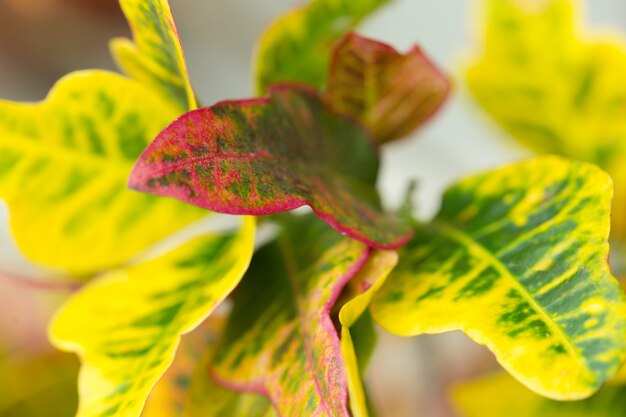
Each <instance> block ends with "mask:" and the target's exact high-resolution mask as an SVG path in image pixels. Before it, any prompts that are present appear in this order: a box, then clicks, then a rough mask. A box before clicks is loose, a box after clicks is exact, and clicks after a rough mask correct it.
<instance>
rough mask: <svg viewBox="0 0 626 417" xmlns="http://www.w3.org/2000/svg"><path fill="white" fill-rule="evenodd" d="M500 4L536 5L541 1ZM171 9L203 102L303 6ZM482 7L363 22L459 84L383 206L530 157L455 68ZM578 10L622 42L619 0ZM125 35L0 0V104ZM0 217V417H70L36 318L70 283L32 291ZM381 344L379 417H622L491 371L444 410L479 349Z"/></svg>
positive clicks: (373, 389)
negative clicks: (273, 24)
mask: <svg viewBox="0 0 626 417" xmlns="http://www.w3.org/2000/svg"><path fill="white" fill-rule="evenodd" d="M503 1H506V2H510V1H513V2H517V3H520V4H521V3H524V2H525V4H526V5H531V6H532V5H535V6H539V7H541V4H542V3H545V2H546V1H549V0H503ZM568 1H569V0H568ZM572 1H573V0H572ZM171 3H172V8H173V12H174V15H175V17H176V19H177V22H178V26H179V29H180V32H181V33H180V34H181V37H182V40H183V44H184V47H185V51H186V54H187V59H188V62H189V66H190V73H191V78H192V81H193V84H194V86H195V88H196V89H197V90H198V95H199V97H200V99H201V101H202V103H204V104H207V105H208V104H212V103H213V102H215V101H218V100H222V99H226V98H242V97H246V96H248V95H249V94H250V93H251V92H252V91H253V88H252V80H251V77H250V62H251V57H252V51H253V45H254V40H255V38H256V37H257V36H258V34H259V33H260V32H261V31H262V29H263V27H264V26H265V25H266V24H267V23H268V22H269V21H270V20H271V19H272V18H274V17H275V16H277V15H278V14H280V13H281V12H283V11H284V10H286V9H288V8H290V7H293V6H294V5H296V4H299V3H301V2H300V1H297V0H272V1H263V2H259V1H253V0H215V1H210V2H208V1H202V0H194V1H191V0H188V1H182V0H172V1H171ZM486 3H487V2H485V1H482V0H465V1H463V2H459V1H458V0H419V1H416V0H397V1H396V2H394V3H393V4H392V5H390V6H388V7H385V8H384V9H383V10H382V12H381V13H379V14H378V15H377V16H376V17H375V18H373V19H371V20H370V21H369V22H368V23H367V24H366V25H365V27H364V30H363V32H364V33H365V34H366V35H369V36H373V37H376V38H379V39H382V40H384V41H387V42H390V43H392V44H393V45H394V46H396V47H398V48H400V49H402V50H406V49H407V48H408V47H409V45H411V44H412V43H414V42H417V43H419V44H421V45H422V46H423V47H424V49H425V51H426V52H427V53H429V54H430V55H431V56H433V57H434V59H435V61H436V62H437V63H438V64H439V65H440V66H441V67H443V68H444V69H446V70H447V71H448V72H450V73H451V74H452V75H453V76H454V77H455V79H456V91H455V93H454V95H453V97H452V99H451V101H450V103H448V105H447V106H446V108H444V111H443V112H442V114H441V115H440V116H439V117H437V118H436V119H435V120H434V121H433V122H432V123H430V124H429V125H428V126H427V127H426V128H425V129H423V130H421V131H420V132H418V134H417V136H419V138H414V139H416V140H408V141H402V142H398V143H394V144H393V145H392V146H390V147H389V148H388V149H386V151H385V154H384V155H383V157H384V169H383V173H382V176H381V179H380V183H379V187H380V189H381V192H382V193H383V196H384V197H386V199H387V200H388V201H389V202H390V204H392V205H393V204H397V203H398V202H399V201H400V200H401V198H402V193H403V190H404V184H406V181H407V180H408V179H411V178H418V179H419V182H420V190H419V193H418V197H417V201H416V203H417V204H416V205H417V207H418V209H419V211H420V213H421V214H422V215H426V216H427V215H429V214H431V213H433V212H434V211H435V210H436V208H437V206H436V205H437V201H439V196H440V194H441V191H442V190H443V188H445V186H446V185H447V184H449V183H450V182H451V181H453V180H454V179H456V178H458V177H460V176H462V175H465V174H467V173H469V172H472V171H475V170H476V169H484V168H488V167H492V166H494V165H497V164H499V163H502V162H506V161H510V160H514V159H518V158H520V157H523V156H527V155H530V154H531V152H530V151H529V150H527V149H526V148H524V147H523V146H521V145H520V144H517V143H516V142H514V141H512V140H511V137H510V135H509V134H508V133H507V132H506V131H505V130H502V129H500V128H498V127H497V126H496V124H495V123H494V120H492V119H491V118H490V117H489V116H488V115H487V114H486V113H485V112H484V110H481V109H480V107H479V105H478V103H477V102H476V101H474V99H473V98H472V96H471V94H470V92H469V90H468V88H467V86H466V85H465V79H464V74H463V70H464V68H467V66H468V63H470V62H472V57H474V54H473V52H476V51H478V50H480V45H481V44H482V41H481V37H482V35H481V33H482V31H483V26H482V24H481V18H480V17H481V16H482V15H484V13H483V12H484V7H483V6H484V5H485V4H486ZM574 3H578V2H574ZM584 6H585V7H584V13H583V14H582V19H583V22H584V27H585V29H589V30H588V31H587V30H585V32H584V33H585V34H587V33H589V32H592V33H595V32H596V31H597V32H601V33H611V34H613V35H612V36H621V37H622V38H625V39H626V37H625V36H624V35H623V33H622V31H623V30H625V29H626V2H624V1H623V0H588V1H587V2H586V3H584ZM591 29H593V30H591ZM128 32H129V31H128V28H127V25H126V22H125V21H124V18H123V16H122V14H121V12H120V10H119V6H118V4H117V1H114V0H88V1H85V0H0V97H2V98H4V99H11V100H20V101H36V100H40V99H42V98H43V97H44V96H45V94H46V93H47V91H48V90H49V88H50V87H51V85H52V84H53V83H54V82H55V81H56V80H57V79H58V78H60V77H61V76H62V75H64V74H66V73H68V72H71V71H74V70H77V69H85V68H104V69H114V64H113V61H112V59H111V58H110V55H109V53H108V47H107V43H108V40H109V39H110V38H112V37H115V36H128V35H129V33H128ZM616 34H617V35H616ZM558 46H559V45H558V44H557V45H556V47H557V48H558ZM518 69H519V68H518ZM547 85H548V86H549V85H550V83H548V84H547ZM622 88H623V86H622ZM566 121H567V120H565V122H566ZM625 162H626V161H625ZM624 166H626V163H624V164H623V165H622V167H624ZM1 209H2V207H0V222H1V224H2V225H3V227H2V228H0V271H2V272H0V392H2V395H0V417H9V416H10V417H38V416H44V415H46V416H49V415H54V416H55V417H71V416H72V415H73V413H74V409H75V407H76V401H77V400H76V388H75V380H76V377H77V370H78V366H77V361H76V359H75V358H74V357H73V356H71V355H64V354H60V353H56V352H54V350H53V349H52V348H51V347H50V346H49V344H48V342H47V339H46V325H47V322H48V320H49V319H50V317H51V315H52V313H53V311H54V310H55V309H56V307H58V306H59V305H60V304H61V303H62V302H63V301H64V300H65V299H66V298H67V296H68V295H69V294H70V293H71V288H54V289H50V288H43V287H41V286H40V285H39V284H37V282H36V281H34V280H33V278H34V277H36V276H38V275H42V274H45V273H46V271H42V270H40V269H38V268H36V267H33V266H32V265H29V264H28V263H27V262H26V261H25V260H24V259H22V258H21V257H20V255H19V253H17V251H16V250H15V248H14V246H13V245H12V242H11V239H10V236H8V234H7V233H6V227H4V225H5V224H6V219H5V218H6V213H4V212H3V211H2V210H1ZM379 340H380V346H379V349H378V350H377V352H376V353H375V355H374V357H373V361H372V364H371V366H370V368H369V370H368V374H367V381H368V386H369V390H370V393H371V395H372V399H373V402H374V403H375V404H376V409H377V411H378V414H379V415H380V416H381V417H414V416H426V417H457V416H462V415H465V416H466V417H474V416H476V417H477V416H479V415H481V416H485V417H490V416H494V417H496V416H511V417H535V416H537V417H539V416H540V417H548V416H554V417H561V416H563V417H566V416H567V417H574V416H578V415H580V416H598V417H604V416H611V417H614V416H616V417H619V416H622V415H623V416H626V407H624V406H621V405H622V404H621V403H620V402H619V398H626V397H625V396H624V395H623V389H622V388H620V387H619V386H613V387H609V388H608V389H605V390H603V391H602V392H601V393H600V394H599V395H598V397H597V398H595V397H594V399H592V400H589V401H587V402H585V403H576V404H567V405H558V404H557V405H554V404H552V403H553V402H548V401H547V400H543V399H541V398H540V397H538V396H536V395H534V394H531V393H530V392H529V391H527V390H526V389H525V388H523V387H521V386H520V385H519V384H518V383H516V382H515V381H513V380H511V379H510V378H509V377H500V376H496V377H491V378H490V379H488V380H486V381H479V382H474V383H471V384H470V385H469V386H467V387H466V388H460V389H458V390H457V391H455V392H456V394H455V396H454V398H456V406H455V405H453V403H452V401H451V399H450V398H451V396H450V395H449V394H450V392H451V391H452V389H453V387H456V386H458V385H459V384H461V383H462V382H463V381H471V380H474V379H475V378H476V377H478V376H480V375H484V374H488V373H490V372H493V371H496V370H497V369H498V366H497V364H496V363H495V361H494V360H493V358H492V356H491V355H490V354H489V353H488V352H487V351H486V349H483V348H482V347H480V346H476V345H474V344H473V343H471V342H469V341H468V340H467V339H466V338H465V337H464V336H462V335H459V334H450V335H444V336H437V337H430V336H425V337H420V338H418V339H415V340H412V341H407V340H403V339H400V338H397V337H393V336H389V335H386V334H381V337H380V339H379ZM622 402H623V400H622ZM519 404H526V406H524V407H522V406H520V405H519ZM598 404H600V405H601V406H598ZM546 410H550V411H546ZM554 410H556V411H554ZM462 413H464V414H462ZM516 413H517V414H516ZM577 413H578V414H577Z"/></svg>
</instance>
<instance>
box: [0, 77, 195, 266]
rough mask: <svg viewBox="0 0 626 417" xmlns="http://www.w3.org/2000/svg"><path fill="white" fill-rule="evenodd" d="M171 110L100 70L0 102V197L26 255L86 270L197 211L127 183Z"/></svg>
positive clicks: (117, 259) (135, 249)
mask: <svg viewBox="0 0 626 417" xmlns="http://www.w3.org/2000/svg"><path fill="white" fill-rule="evenodd" d="M178 114H179V110H178V109H177V108H176V107H175V106H173V105H172V104H170V103H169V102H168V101H165V100H164V99H163V98H162V97H161V96H160V95H158V94H156V93H154V92H153V91H151V90H150V89H148V88H147V87H145V86H143V85H141V84H140V83H138V82H136V81H132V80H129V79H127V78H124V77H122V76H119V75H116V74H113V73H107V72H103V71H86V72H77V73H73V74H71V75H68V76H66V77H65V78H63V79H62V80H60V81H59V82H58V83H57V84H56V86H55V87H54V88H53V89H52V91H51V92H50V94H49V96H48V98H47V99H46V101H44V102H41V103H35V104H23V103H12V102H7V101H0V199H2V200H4V201H6V202H7V203H8V206H9V210H10V226H11V230H12V233H13V235H14V237H15V240H16V242H17V244H18V246H19V247H20V249H21V250H22V251H23V252H24V254H25V255H26V256H27V257H29V258H30V259H31V260H33V261H35V262H37V263H39V264H43V265H46V266H49V267H54V268H58V269H60V270H63V271H64V272H69V273H72V274H76V275H88V274H92V273H94V272H97V271H100V270H102V269H106V268H111V267H115V266H118V265H120V264H122V263H124V262H126V261H127V260H128V259H129V258H131V257H133V256H135V255H137V254H138V253H140V252H142V251H143V250H145V249H146V247H147V246H149V245H152V244H154V243H156V242H158V241H159V240H161V239H163V238H164V237H166V236H168V235H169V234H171V233H172V232H174V231H176V230H178V229H180V228H182V227H183V226H185V225H188V224H190V223H192V222H194V221H196V220H197V219H199V218H200V217H202V216H204V215H206V212H204V211H202V210H200V209H197V208H195V207H190V206H187V205H185V204H182V203H180V202H176V201H173V200H169V199H163V198H158V197H154V196H149V195H145V194H139V193H135V192H132V191H129V190H127V188H126V181H127V179H128V175H129V174H130V171H131V169H132V167H133V164H134V162H135V160H136V159H137V157H138V156H139V154H140V153H141V152H142V150H143V149H144V148H145V147H146V146H147V145H148V143H150V141H151V140H152V139H153V138H154V137H155V136H156V135H157V134H158V133H159V131H160V130H162V129H163V128H164V127H165V126H166V125H167V124H168V123H169V122H170V121H172V120H173V119H174V118H176V117H177V116H178Z"/></svg>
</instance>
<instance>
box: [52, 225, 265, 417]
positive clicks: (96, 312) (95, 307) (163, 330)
mask: <svg viewBox="0 0 626 417" xmlns="http://www.w3.org/2000/svg"><path fill="white" fill-rule="evenodd" d="M244 222H245V223H244V225H243V227H242V228H241V229H239V231H237V232H236V233H228V234H226V233H225V234H219V235H218V234H215V235H205V236H202V237H199V238H195V239H193V240H191V241H189V242H188V243H186V244H184V245H182V246H180V247H178V248H176V249H174V250H172V251H171V252H169V253H167V254H165V255H163V256H161V257H159V258H156V259H153V260H147V261H144V262H142V263H138V264H136V265H133V266H129V267H127V268H125V269H120V270H116V271H112V272H109V273H107V274H105V275H104V276H102V277H100V278H99V279H97V280H95V281H94V282H93V283H91V284H89V285H88V286H87V287H85V288H84V289H83V290H81V291H80V292H79V293H78V294H77V295H76V296H75V297H74V298H72V299H71V300H70V301H69V302H68V303H67V304H66V305H65V306H64V307H63V308H62V309H61V311H60V312H59V313H58V314H57V315H56V317H55V319H54V321H53V323H52V325H51V329H50V338H51V340H52V342H53V343H54V344H55V346H57V347H58V348H60V349H62V350H66V351H71V352H76V353H78V354H79V355H80V356H81V360H82V363H83V365H82V369H81V375H80V381H79V388H80V407H79V412H78V414H77V417H104V416H113V415H115V416H125V417H136V416H139V414H140V413H141V410H142V408H143V406H144V402H145V400H146V398H147V396H148V394H149V393H150V391H151V389H152V387H153V386H154V384H155V383H156V382H157V380H158V379H159V378H160V377H161V376H162V375H163V373H164V372H165V371H166V369H167V368H168V367H169V365H170V364H171V362H172V360H173V358H174V354H175V351H176V348H177V346H178V343H179V340H180V337H181V335H183V334H185V333H187V332H189V331H191V330H193V329H194V328H195V327H196V326H197V325H198V324H199V323H201V322H202V321H203V320H204V319H205V318H206V317H207V316H208V315H209V314H210V313H211V312H212V311H213V309H214V308H215V307H216V306H217V305H218V304H219V303H220V302H221V301H222V300H223V299H224V298H225V297H226V296H227V295H228V294H229V293H230V292H231V291H232V290H233V288H235V286H236V285H237V284H238V282H239V280H240V278H241V277H242V275H243V273H244V271H245V270H246V268H247V266H248V262H249V259H250V256H251V253H252V249H253V240H254V239H253V235H254V221H253V220H251V219H248V218H246V219H245V220H244Z"/></svg>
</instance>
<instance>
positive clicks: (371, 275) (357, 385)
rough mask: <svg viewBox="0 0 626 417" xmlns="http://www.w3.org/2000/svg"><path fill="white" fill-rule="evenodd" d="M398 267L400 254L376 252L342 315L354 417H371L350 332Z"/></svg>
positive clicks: (354, 281)
mask: <svg viewBox="0 0 626 417" xmlns="http://www.w3.org/2000/svg"><path fill="white" fill-rule="evenodd" d="M397 263H398V254H397V252H393V251H374V252H373V253H372V254H371V255H370V257H369V258H368V260H367V262H366V263H365V265H363V267H362V268H361V270H360V271H359V273H358V274H357V275H356V276H355V277H354V278H353V279H352V280H351V281H350V285H349V292H348V297H351V298H350V300H349V301H348V302H346V303H345V304H344V305H343V306H342V307H341V310H340V311H339V322H340V323H341V354H342V356H343V360H344V362H345V367H346V378H347V383H348V393H349V395H350V410H351V411H352V416H353V417H367V416H368V415H369V413H368V408H367V398H366V394H365V390H364V388H363V383H362V381H361V368H362V366H361V364H360V363H359V360H358V358H357V355H356V352H355V346H354V343H353V340H352V334H351V333H350V328H351V327H352V326H354V325H355V323H356V322H357V320H358V319H359V318H360V317H361V316H362V314H363V313H364V312H365V310H367V307H368V306H369V304H370V301H371V300H372V297H373V296H374V294H375V293H376V292H377V291H378V290H379V289H380V287H381V286H382V285H383V283H384V282H385V279H387V276H388V275H389V273H390V272H391V270H392V269H393V268H394V267H395V266H396V264H397Z"/></svg>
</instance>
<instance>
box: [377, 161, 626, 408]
mask: <svg viewBox="0 0 626 417" xmlns="http://www.w3.org/2000/svg"><path fill="white" fill-rule="evenodd" d="M610 199H611V180H610V178H609V177H608V176H607V175H606V174H605V173H604V172H602V171H600V170H599V169H598V168H596V167H595V166H593V165H590V164H587V163H582V162H570V161H567V160H564V159H560V158H558V157H542V158H536V159H532V160H529V161H525V162H521V163H518V164H513V165H510V166H506V167H503V168H500V169H497V170H494V171H491V172H487V173H483V174H480V175H476V176H473V177H470V178H467V179H465V180H463V181H461V182H459V183H457V184H456V185H454V186H452V187H451V188H450V189H449V190H448V191H447V192H446V193H445V195H444V198H443V204H442V208H441V211H440V212H439V214H438V215H437V216H436V218H435V219H434V220H433V221H432V222H430V223H427V224H418V225H416V227H415V228H416V237H415V239H414V240H413V241H412V242H410V243H409V244H408V245H407V246H406V247H405V248H403V249H402V251H401V252H400V259H401V261H400V263H399V265H398V267H397V268H396V270H395V271H394V272H393V273H392V274H391V276H390V277H389V279H388V280H387V281H386V283H385V285H383V287H382V288H381V290H380V292H378V293H377V295H376V296H375V298H374V301H373V302H372V314H373V317H374V319H375V320H376V321H377V322H378V323H380V324H381V325H382V326H383V327H384V328H386V329H388V330H389V331H391V332H393V333H396V334H400V335H417V334H423V333H442V332H447V331H453V330H462V331H464V332H465V333H467V334H468V335H469V336H470V337H471V338H472V339H474V340H475V341H477V342H478V343H481V344H485V345H486V346H487V347H488V348H489V349H490V350H492V351H493V352H494V353H495V355H496V357H497V359H498V361H499V362H500V363H501V364H502V366H503V367H504V368H505V369H507V370H508V371H509V372H510V373H512V374H513V375H514V376H515V377H516V378H518V379H519V380H520V381H521V382H523V383H524V384H525V385H526V386H528V387H529V388H531V389H533V390H534V391H536V392H538V393H540V394H542V395H545V396H548V397H551V398H555V399H567V400H571V399H580V398H585V397H588V396H589V395H591V394H592V393H593V392H595V391H596V390H597V389H598V388H599V386H600V385H601V384H602V383H603V382H604V381H606V380H607V379H608V378H610V377H611V376H613V374H614V373H615V372H616V371H617V370H618V367H619V365H620V363H621V361H622V359H623V358H624V350H625V345H626V323H625V315H624V312H625V311H626V310H625V306H626V304H625V300H624V293H623V291H622V289H621V288H620V286H619V284H618V283H617V281H616V280H615V279H614V278H613V277H612V275H611V273H610V271H609V267H608V264H607V256H608V251H609V246H608V243H607V239H608V233H609V212H610Z"/></svg>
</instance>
